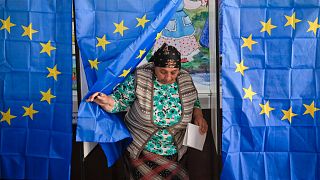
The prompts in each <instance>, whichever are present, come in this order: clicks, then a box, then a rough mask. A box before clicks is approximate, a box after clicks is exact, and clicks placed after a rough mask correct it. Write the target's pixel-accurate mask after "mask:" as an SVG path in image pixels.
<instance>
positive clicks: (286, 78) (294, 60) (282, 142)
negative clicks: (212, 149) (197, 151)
mask: <svg viewBox="0 0 320 180" xmlns="http://www.w3.org/2000/svg"><path fill="white" fill-rule="evenodd" d="M319 7H320V1H319V0H308V1H305V0H295V1H293V0H272V1H270V0H268V1H267V0H241V1H240V0H223V1H222V4H221V14H222V26H221V27H222V56H223V64H222V80H223V139H222V144H223V145H222V151H223V160H224V162H223V172H222V175H221V179H319V177H320V154H319V153H320V99H319V98H320V53H319V52H320V51H319V50H320V43H319V37H320V32H319V28H320V25H319V12H320V8H319Z"/></svg>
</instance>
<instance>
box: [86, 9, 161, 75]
mask: <svg viewBox="0 0 320 180" xmlns="http://www.w3.org/2000/svg"><path fill="white" fill-rule="evenodd" d="M136 20H137V24H136V26H135V28H138V27H141V28H142V29H144V28H145V27H146V24H147V23H149V22H150V20H149V19H148V17H147V14H144V15H143V16H142V17H137V18H136ZM125 24H126V23H125V21H124V20H121V21H120V22H119V23H116V22H114V23H113V25H114V27H115V30H114V31H113V34H116V33H119V34H120V36H122V37H123V36H124V34H125V32H126V31H127V30H129V29H130V28H128V27H127V26H126V25H125ZM161 35H162V32H159V33H157V35H156V37H155V40H158V39H159V38H160V37H161ZM96 42H97V43H96V48H102V50H103V51H107V45H109V44H111V43H112V42H111V41H110V40H108V38H107V36H106V34H104V35H102V36H100V37H98V36H97V37H96ZM146 53H147V49H146V48H144V49H140V50H139V54H138V55H137V56H136V58H135V59H139V60H142V59H143V58H144V56H145V55H146ZM88 63H89V65H90V69H92V70H95V71H97V70H99V64H100V63H101V62H100V61H99V60H98V58H95V59H88ZM131 69H132V68H128V69H123V70H122V72H121V74H120V75H119V76H118V77H123V78H125V77H126V76H127V75H128V74H129V73H130V71H131Z"/></svg>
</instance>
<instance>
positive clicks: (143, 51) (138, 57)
mask: <svg viewBox="0 0 320 180" xmlns="http://www.w3.org/2000/svg"><path fill="white" fill-rule="evenodd" d="M144 53H146V49H144V50H139V56H137V57H136V59H141V58H142V56H143V55H144Z"/></svg>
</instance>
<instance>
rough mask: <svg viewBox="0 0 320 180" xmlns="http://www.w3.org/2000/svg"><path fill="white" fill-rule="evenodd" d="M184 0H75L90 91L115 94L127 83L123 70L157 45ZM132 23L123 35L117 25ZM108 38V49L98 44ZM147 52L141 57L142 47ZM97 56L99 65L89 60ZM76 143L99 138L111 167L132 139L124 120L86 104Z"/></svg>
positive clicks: (78, 37) (79, 121)
mask: <svg viewBox="0 0 320 180" xmlns="http://www.w3.org/2000/svg"><path fill="white" fill-rule="evenodd" d="M180 3H181V0H114V1H94V0H76V1H75V8H76V23H77V41H78V44H79V47H80V52H81V57H82V60H83V65H84V69H85V73H86V77H87V82H88V86H89V90H90V92H89V93H88V94H87V95H86V97H85V98H87V97H88V96H90V95H91V94H92V93H94V92H104V93H106V94H110V93H111V92H112V91H113V89H114V88H115V87H116V86H117V85H118V84H119V83H121V82H122V81H124V79H125V76H121V74H122V73H123V71H124V70H130V72H132V71H133V70H134V69H135V67H136V66H137V65H138V64H139V63H140V62H141V60H142V59H143V58H144V57H145V56H146V55H147V53H148V51H149V49H150V48H151V47H152V46H153V44H154V42H155V38H156V36H157V33H159V32H160V31H161V30H162V29H163V28H164V27H165V25H166V24H167V23H168V22H169V20H170V18H171V17H172V15H173V14H174V12H175V11H176V8H177V7H178V6H179V4H180ZM144 15H146V19H148V20H150V21H149V22H147V23H146V24H145V27H144V28H143V27H142V26H137V24H138V21H137V19H136V18H142V17H143V16H144ZM122 20H123V24H124V26H125V27H127V28H128V29H127V30H124V32H123V35H121V34H120V33H118V32H116V33H114V32H115V29H116V27H115V25H114V23H116V24H120V23H121V21H122ZM104 35H105V36H106V40H107V41H109V42H110V43H109V44H107V45H106V47H105V50H104V49H103V48H102V47H101V46H98V47H97V43H98V39H97V37H98V38H102V37H103V36H104ZM144 49H145V50H146V53H144V54H143V55H142V56H141V57H139V58H137V57H138V56H139V55H140V50H144ZM95 59H97V60H98V61H99V62H100V63H99V64H98V68H91V65H90V63H89V60H95ZM77 141H88V142H99V143H100V145H101V146H102V148H103V150H104V152H105V154H106V156H107V160H108V166H111V165H112V164H113V163H114V162H115V161H116V160H117V159H118V158H119V156H120V155H121V154H122V151H123V150H124V149H125V148H126V145H128V144H129V143H130V142H131V141H132V138H131V135H130V133H129V131H128V130H127V128H126V126H125V124H124V123H123V121H122V119H120V118H119V117H118V116H117V115H115V114H109V113H106V112H105V111H103V110H102V109H101V108H100V107H98V106H97V105H96V104H94V103H86V102H85V101H82V102H81V105H80V109H79V113H78V128H77Z"/></svg>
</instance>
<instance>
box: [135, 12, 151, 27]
mask: <svg viewBox="0 0 320 180" xmlns="http://www.w3.org/2000/svg"><path fill="white" fill-rule="evenodd" d="M136 19H137V21H138V24H137V26H136V27H138V26H142V28H144V26H145V24H146V23H147V22H149V21H150V20H148V19H147V15H146V14H145V15H144V16H143V17H142V18H136Z"/></svg>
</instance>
